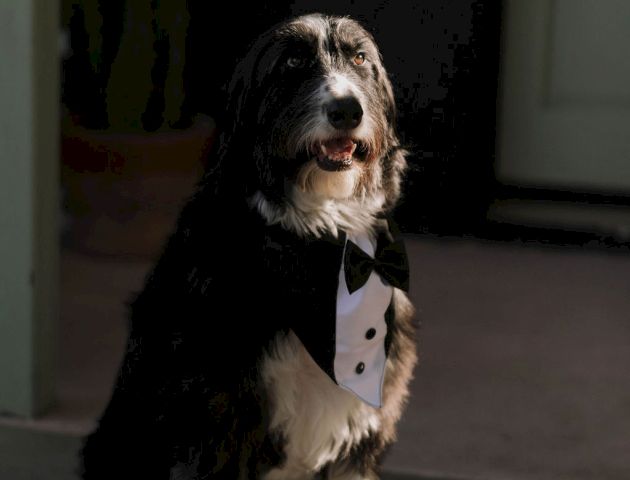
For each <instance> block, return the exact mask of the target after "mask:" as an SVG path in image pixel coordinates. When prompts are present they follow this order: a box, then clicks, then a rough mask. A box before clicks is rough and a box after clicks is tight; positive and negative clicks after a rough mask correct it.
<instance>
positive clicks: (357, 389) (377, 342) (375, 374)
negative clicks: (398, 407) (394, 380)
mask: <svg viewBox="0 0 630 480" xmlns="http://www.w3.org/2000/svg"><path fill="white" fill-rule="evenodd" d="M348 239H349V240H351V241H352V242H354V243H355V244H356V245H358V246H359V248H361V250H363V251H364V252H365V253H367V254H368V255H369V256H370V257H374V252H375V250H376V245H375V242H374V241H373V240H371V239H370V238H369V237H368V236H367V235H366V236H357V237H353V236H348ZM344 249H345V247H344ZM344 267H345V265H344V262H343V261H342V263H341V270H340V272H339V289H338V291H337V320H336V327H337V328H336V343H335V348H336V350H335V362H334V371H335V378H336V379H337V383H338V384H339V385H341V386H342V387H344V388H346V389H347V390H350V391H351V392H353V393H354V394H355V395H357V396H358V397H359V398H361V400H363V401H365V402H366V403H368V404H370V405H372V406H373V407H380V406H381V391H382V387H383V377H384V373H385V360H386V355H385V335H386V334H387V324H386V323H385V312H386V311H387V308H388V307H389V304H390V303H391V300H392V295H393V290H394V289H393V287H392V286H391V285H389V284H387V283H385V282H384V281H383V280H382V279H381V277H380V276H379V275H378V274H377V273H376V272H372V273H371V274H370V277H369V278H368V281H367V282H366V283H365V285H363V286H362V287H361V288H359V289H358V290H357V291H355V292H354V293H352V294H350V293H349V292H348V286H347V285H346V279H345V273H344ZM372 329H373V330H372Z"/></svg>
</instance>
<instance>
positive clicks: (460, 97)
mask: <svg viewBox="0 0 630 480" xmlns="http://www.w3.org/2000/svg"><path fill="white" fill-rule="evenodd" d="M229 3H230V4H228V2H207V1H203V0H188V1H184V0H173V1H165V0H146V1H145V0H107V1H105V0H57V1H51V0H20V1H19V2H18V1H13V0H0V24H1V25H2V28H0V106H1V108H0V261H1V264H2V268H0V478H2V479H8V480H21V479H30V480H39V479H42V480H43V479H46V480H69V479H72V478H77V477H76V474H75V470H76V467H77V457H76V452H77V449H78V448H79V445H80V442H81V438H82V437H83V436H84V435H85V434H87V433H88V432H89V431H91V429H92V428H94V425H95V421H96V419H97V418H98V416H99V415H100V413H101V410H102V409H103V407H104V406H105V404H106V402H107V400H108V397H109V394H110V391H111V387H112V382H113V380H114V376H115V375H116V370H117V368H118V364H119V362H120V359H121V356H122V353H123V348H124V343H125V337H126V332H127V327H126V304H125V302H126V301H127V300H128V299H129V298H130V296H131V295H132V294H133V293H134V292H136V291H137V290H138V289H140V288H142V284H143V280H144V276H145V275H146V273H147V272H148V270H149V268H150V267H151V265H152V262H153V261H154V260H155V259H156V257H157V255H159V253H160V250H161V248H162V245H163V243H164V241H165V239H166V237H167V236H168V234H169V233H170V231H171V229H172V228H173V222H174V220H175V217H176V215H177V212H178V210H179V208H180V207H181V205H182V202H184V201H185V199H186V198H187V196H188V195H190V194H191V193H192V191H193V188H194V185H195V182H196V180H197V179H198V178H199V176H200V174H201V172H202V171H203V169H204V166H205V163H206V158H207V155H208V152H209V150H210V148H211V147H212V145H213V142H214V139H215V138H216V135H217V132H219V131H220V129H221V125H222V120H223V119H222V114H223V113H224V109H225V104H224V93H223V90H222V87H223V85H224V84H225V82H226V81H227V80H228V79H229V78H230V75H231V72H232V69H233V66H234V64H235V63H236V61H237V60H238V58H240V57H241V56H242V55H243V54H244V53H245V52H246V51H247V47H248V45H249V44H250V43H251V42H252V40H253V39H254V38H255V37H256V36H257V35H258V34H259V33H260V32H262V31H263V30H265V29H266V28H267V27H269V26H271V25H273V24H274V23H276V22H278V21H280V20H282V19H284V18H286V17H288V16H292V15H296V14H300V13H306V12H312V11H320V12H326V13H337V14H344V15H350V16H352V17H354V18H357V19H359V20H360V21H362V22H363V23H364V24H365V25H366V27H367V28H368V29H369V30H370V31H371V32H372V33H373V34H374V36H375V38H376V40H377V43H378V44H379V45H380V48H381V51H382V54H383V57H384V60H385V65H386V67H387V69H388V71H389V73H390V77H391V80H392V82H393V84H394V87H395V94H396V98H397V103H398V107H399V119H398V127H399V130H400V134H401V137H402V138H403V142H404V144H405V145H406V146H407V148H408V149H409V151H410V152H411V153H410V157H409V163H410V171H409V174H408V175H407V178H406V180H405V185H404V196H403V199H402V202H401V204H400V206H399V208H398V209H397V210H396V214H395V216H396V217H397V220H398V221H399V223H400V224H401V226H402V228H403V230H404V232H405V233H406V235H407V242H408V243H407V245H408V249H409V251H410V255H411V266H412V291H411V297H412V300H413V301H414V303H415V305H416V306H417V307H418V314H419V319H420V321H421V329H420V339H419V349H420V354H421V356H420V358H421V360H420V364H419V366H418V368H417V370H416V378H415V379H414V382H413V384H412V396H411V400H410V404H409V407H408V409H407V412H406V413H405V417H404V418H403V421H402V422H401V424H400V429H399V430H400V434H399V441H398V443H397V444H396V445H395V446H394V447H393V448H392V450H391V452H390V453H389V455H388V457H387V459H386V462H385V471H386V475H385V476H384V478H390V479H394V478H400V479H402V478H408V479H412V478H416V479H425V480H427V479H451V480H453V479H459V480H473V479H479V480H493V479H497V480H503V479H527V480H529V479H532V480H533V479H536V480H540V479H543V480H544V479H554V480H556V479H567V480H580V479H589V480H605V479H615V480H617V479H618V480H623V479H628V478H630V281H629V279H630V255H629V253H630V55H628V51H630V3H628V2H627V1H625V0H529V1H527V2H526V1H517V0H504V1H498V0H494V1H492V0H458V1H445V0H442V1H438V0H424V1H418V2H394V1H388V0H378V1H377V0H363V1H361V2H357V1H354V0H336V1H326V0H323V1H319V2H315V1H307V0H295V1H293V2H269V1H260V2H256V3H255V4H249V5H244V4H237V3H236V2H229Z"/></svg>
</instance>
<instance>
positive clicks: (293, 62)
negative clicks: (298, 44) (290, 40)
mask: <svg viewBox="0 0 630 480" xmlns="http://www.w3.org/2000/svg"><path fill="white" fill-rule="evenodd" d="M305 64H306V60H305V59H304V57H289V58H287V66H289V67H291V68H299V67H302V66H304V65H305Z"/></svg>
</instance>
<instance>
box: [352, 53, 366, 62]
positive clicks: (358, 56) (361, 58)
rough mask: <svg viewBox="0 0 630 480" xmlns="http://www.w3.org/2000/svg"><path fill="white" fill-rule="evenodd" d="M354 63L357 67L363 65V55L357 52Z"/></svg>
mask: <svg viewBox="0 0 630 480" xmlns="http://www.w3.org/2000/svg"><path fill="white" fill-rule="evenodd" d="M354 63H356V64H357V65H363V63H365V53H363V52H359V53H357V54H356V55H355V56H354Z"/></svg>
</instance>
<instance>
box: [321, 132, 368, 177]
mask: <svg viewBox="0 0 630 480" xmlns="http://www.w3.org/2000/svg"><path fill="white" fill-rule="evenodd" d="M310 150H311V153H312V154H313V155H315V159H316V161H317V165H318V166H319V168H321V169H322V170H326V171H328V172H341V171H344V170H348V169H350V168H352V164H353V163H354V161H355V160H358V161H363V160H365V157H366V155H367V151H368V149H367V145H366V144H365V143H363V142H361V141H360V140H355V139H353V138H350V137H341V138H332V139H329V140H325V141H322V142H318V143H316V144H315V145H313V146H312V147H311V149H310Z"/></svg>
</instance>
